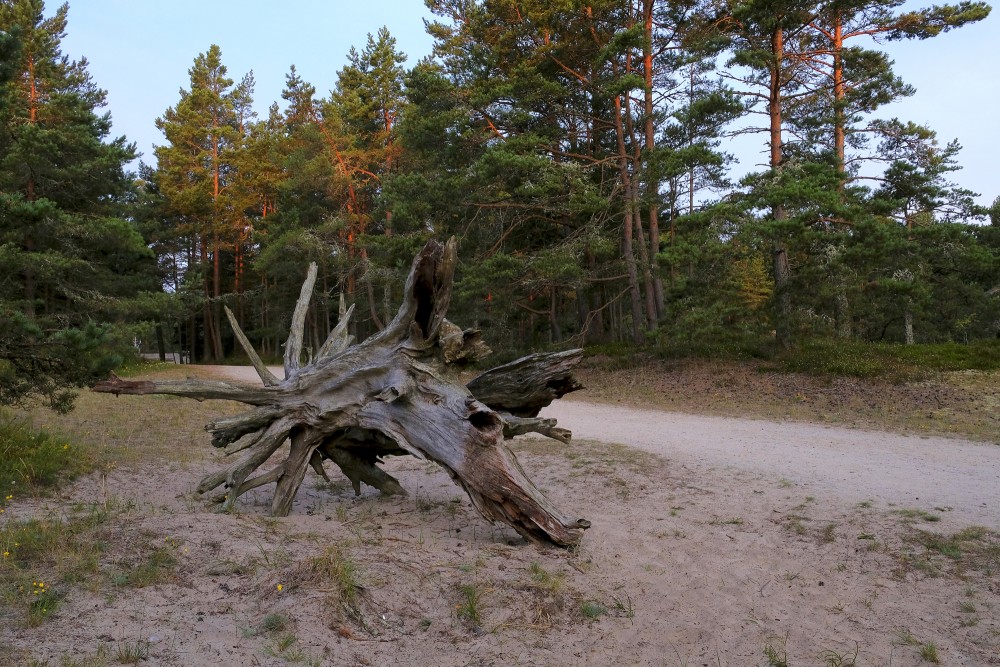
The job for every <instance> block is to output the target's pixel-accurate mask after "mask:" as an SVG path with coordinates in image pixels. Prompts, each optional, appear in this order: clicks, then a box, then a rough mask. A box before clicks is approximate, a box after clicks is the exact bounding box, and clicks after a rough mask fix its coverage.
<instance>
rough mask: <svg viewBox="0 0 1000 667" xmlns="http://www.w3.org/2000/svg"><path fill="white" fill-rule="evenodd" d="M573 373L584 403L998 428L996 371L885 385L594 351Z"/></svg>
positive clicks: (943, 428)
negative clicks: (625, 358)
mask: <svg viewBox="0 0 1000 667" xmlns="http://www.w3.org/2000/svg"><path fill="white" fill-rule="evenodd" d="M577 375H578V376H579V377H580V379H581V380H582V381H583V384H584V385H585V386H586V387H587V392H586V396H585V400H588V401H604V402H608V403H624V404H627V405H630V406H633V407H646V408H656V409H665V410H674V411H679V412H688V413H691V414H710V415H721V416H728V417H757V418H762V419H780V420H789V419H790V420H796V421H810V422H821V423H823V422H825V423H833V424H842V425H846V426H854V427H858V428H868V429H878V430H887V431H896V432H901V433H921V434H928V435H957V436H962V437H967V438H971V439H974V440H985V441H992V442H998V434H1000V389H998V387H1000V372H998V371H957V372H946V373H938V374H936V375H934V376H933V377H932V378H931V379H927V380H923V381H919V382H909V383H901V384H892V383H889V382H887V381H884V380H878V379H864V378H853V377H817V376H813V375H807V374H804V373H790V372H784V371H778V370H775V368H774V367H773V366H772V365H770V364H767V363H765V362H762V361H703V360H681V361H665V360H662V359H657V358H652V357H650V358H642V359H641V360H639V361H636V362H634V363H630V364H629V365H628V366H627V367H624V368H622V367H621V364H620V361H619V360H617V359H615V358H608V357H597V358H590V359H585V360H584V364H583V368H582V369H581V371H580V372H579V373H577ZM581 397H583V396H582V395H581ZM998 444H1000V442H998Z"/></svg>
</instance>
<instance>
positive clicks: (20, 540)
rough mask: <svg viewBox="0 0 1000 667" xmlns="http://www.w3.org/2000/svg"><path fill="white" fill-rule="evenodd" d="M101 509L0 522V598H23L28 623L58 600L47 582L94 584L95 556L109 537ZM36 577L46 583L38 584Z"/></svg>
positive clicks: (14, 600)
mask: <svg viewBox="0 0 1000 667" xmlns="http://www.w3.org/2000/svg"><path fill="white" fill-rule="evenodd" d="M108 518H109V515H108V513H107V512H104V511H100V510H97V509H92V510H91V511H89V512H85V513H81V514H79V515H76V516H70V517H69V518H65V519H64V518H62V517H48V518H43V519H29V520H27V521H9V522H7V523H6V524H4V525H3V526H2V527H0V603H3V604H6V605H9V606H17V605H20V604H22V603H26V604H27V606H28V610H27V617H28V622H29V624H31V625H37V624H38V623H41V622H42V620H44V618H46V617H47V616H49V615H50V614H51V613H52V612H53V611H54V610H55V608H56V606H57V605H58V597H57V596H56V594H55V593H54V592H52V589H51V588H50V585H53V584H78V583H86V584H87V585H90V586H96V585H100V583H101V581H102V580H103V578H102V577H100V576H97V575H99V574H100V559H101V556H102V555H103V554H104V553H105V550H106V549H107V545H108V540H109V538H110V532H111V531H110V527H109V525H108ZM40 582H47V583H45V585H44V586H41V587H40V586H39V585H38V584H39V583H40Z"/></svg>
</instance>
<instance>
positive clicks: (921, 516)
mask: <svg viewBox="0 0 1000 667" xmlns="http://www.w3.org/2000/svg"><path fill="white" fill-rule="evenodd" d="M894 513H895V514H898V515H899V516H901V517H902V518H903V519H906V520H909V521H926V522H928V523H936V522H938V521H940V520H941V515H940V514H933V513H931V512H927V511H925V510H919V509H901V510H895V511H894Z"/></svg>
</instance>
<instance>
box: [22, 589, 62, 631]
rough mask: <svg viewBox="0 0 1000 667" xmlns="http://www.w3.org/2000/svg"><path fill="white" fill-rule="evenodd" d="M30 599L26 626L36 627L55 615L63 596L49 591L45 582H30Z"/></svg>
mask: <svg viewBox="0 0 1000 667" xmlns="http://www.w3.org/2000/svg"><path fill="white" fill-rule="evenodd" d="M31 592H32V594H33V596H32V599H31V603H30V604H29V605H28V625H29V626H30V627H36V626H39V625H41V624H42V623H43V622H44V621H45V619H46V618H48V617H49V616H51V615H52V614H54V613H55V611H56V609H57V608H58V607H59V603H60V602H61V601H62V599H63V597H64V595H63V594H62V593H59V592H57V591H54V590H52V589H50V588H49V587H48V586H46V585H45V582H32V591H31Z"/></svg>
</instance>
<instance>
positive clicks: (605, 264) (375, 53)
mask: <svg viewBox="0 0 1000 667" xmlns="http://www.w3.org/2000/svg"><path fill="white" fill-rule="evenodd" d="M427 4H428V6H429V7H430V9H431V10H432V11H433V13H434V15H435V16H436V17H437V20H436V21H435V22H433V23H431V24H429V25H428V30H429V31H430V32H431V34H432V35H433V37H434V38H435V46H434V52H433V54H432V56H430V57H428V58H426V59H424V60H422V61H420V62H418V63H415V64H413V65H412V66H411V67H408V66H407V59H406V56H405V55H404V54H402V53H400V52H399V51H398V50H397V48H396V44H395V40H394V39H393V37H392V36H391V35H390V34H389V33H388V31H386V30H384V29H383V30H380V31H378V32H377V33H375V34H373V35H369V36H368V39H367V41H366V42H365V43H363V44H360V45H359V46H358V47H357V48H356V49H352V50H351V51H350V52H349V54H348V57H347V64H346V65H345V66H344V67H343V69H341V70H340V72H339V73H338V76H337V80H336V81H319V82H307V81H304V80H303V79H302V78H301V77H300V76H299V75H298V73H297V72H296V70H295V68H294V66H293V67H291V68H290V70H289V72H288V74H287V77H286V81H285V89H284V92H283V93H282V95H281V97H282V99H281V100H280V101H274V103H272V104H271V106H270V109H269V111H268V113H267V114H257V113H255V111H254V109H255V108H261V105H260V104H259V102H260V101H259V100H255V99H254V79H253V75H252V73H248V74H245V75H242V76H241V75H239V74H231V73H230V72H229V71H228V70H227V68H226V65H225V55H224V54H223V53H222V52H221V51H220V49H219V48H218V47H216V46H214V45H206V46H207V48H206V50H205V51H204V52H203V53H200V54H196V55H195V54H192V55H193V62H192V63H191V64H190V69H189V70H188V71H189V74H190V83H189V86H188V87H187V88H185V89H184V90H182V91H181V93H180V95H179V97H178V99H177V102H176V103H175V104H174V105H173V106H172V107H170V108H168V109H164V110H163V113H162V114H161V115H160V117H159V118H156V119H150V123H154V122H155V124H156V126H157V127H158V128H159V129H160V130H161V131H162V133H163V139H162V142H161V144H160V145H159V146H158V147H157V148H156V150H155V154H154V155H151V156H146V159H148V160H150V162H149V163H148V164H147V163H140V166H138V167H133V166H131V165H134V162H133V161H134V160H135V158H136V150H135V146H134V145H132V144H130V143H129V142H128V140H127V139H125V138H115V137H114V135H113V132H112V126H111V116H110V113H109V112H108V110H107V109H106V108H105V103H104V102H105V100H104V92H103V91H102V90H101V89H100V87H99V85H98V82H94V81H92V80H91V78H90V76H89V74H88V71H87V62H86V60H84V59H81V60H78V61H76V60H71V59H69V58H68V57H67V56H66V55H64V54H63V53H62V50H61V48H60V39H61V37H62V36H63V35H64V34H65V33H66V31H67V30H71V29H72V26H71V24H68V23H67V20H68V18H69V17H70V16H71V12H70V11H69V8H68V7H67V6H66V5H63V6H62V7H59V8H57V9H55V10H54V11H49V10H47V9H46V8H45V7H44V4H43V2H42V0H5V1H4V2H2V3H0V387H2V390H0V392H2V393H0V403H10V402H15V401H17V400H18V399H19V398H21V397H23V396H25V395H28V394H31V393H39V392H40V393H42V394H46V395H48V396H49V397H50V398H51V399H52V400H53V401H54V403H55V404H56V405H59V404H60V401H61V400H62V399H61V398H60V397H61V393H60V392H59V391H58V387H59V381H58V378H59V377H62V378H65V377H71V378H83V377H92V376H93V375H94V374H97V373H102V372H104V371H105V370H106V369H107V368H110V367H111V366H113V365H114V363H115V362H116V361H117V359H116V358H115V355H113V354H111V353H110V352H109V350H114V349H115V345H114V344H115V343H116V342H117V343H121V342H122V341H126V342H131V340H132V339H133V336H140V337H142V338H143V339H144V340H145V341H147V342H148V343H149V344H154V343H155V342H157V341H159V346H160V347H161V349H166V350H169V351H173V350H187V351H189V352H190V353H191V355H192V356H193V358H194V359H195V360H198V361H201V360H205V361H218V360H222V359H225V358H228V357H232V356H238V354H239V352H238V350H239V347H238V345H237V344H236V343H235V341H234V339H233V335H232V332H231V330H230V327H229V325H228V323H227V322H226V319H225V315H224V306H228V307H229V308H231V310H232V311H233V312H234V313H235V316H236V318H237V320H238V321H239V323H240V325H241V326H242V328H243V330H244V331H246V332H247V334H248V336H249V338H250V339H251V341H252V342H253V344H254V345H255V346H257V348H258V349H262V350H264V352H265V354H266V355H269V356H271V357H274V358H277V357H280V356H281V344H282V343H283V337H284V335H285V332H287V331H288V325H289V320H290V318H291V311H292V308H293V306H294V304H295V301H296V296H297V294H298V290H299V286H300V285H301V283H302V279H303V277H304V275H305V271H306V266H307V265H308V263H309V262H311V261H313V262H317V264H318V265H319V278H318V280H317V281H316V288H315V293H314V295H313V299H312V302H311V303H312V306H311V309H310V312H309V314H308V317H307V323H306V327H307V329H306V331H307V335H306V344H307V346H311V347H312V349H318V348H319V346H320V344H321V343H322V341H323V340H324V339H325V337H326V335H327V332H328V331H329V330H330V329H331V328H332V327H333V326H334V325H336V323H337V318H338V307H337V305H338V301H339V298H340V296H341V295H343V296H344V298H345V299H346V301H347V302H348V303H353V304H355V305H356V313H355V316H354V319H353V322H352V326H353V327H355V329H356V330H355V331H354V332H353V333H354V334H355V335H357V336H358V337H359V338H362V337H364V336H366V335H368V334H371V333H373V332H376V331H378V330H380V329H381V328H382V327H383V326H384V325H385V324H386V323H387V321H388V320H389V319H390V318H391V316H392V313H394V312H395V310H396V307H397V305H398V301H399V298H400V290H401V288H402V279H403V277H405V275H406V272H407V271H408V269H409V265H410V262H411V259H412V257H413V255H414V253H415V251H416V250H417V249H418V248H420V247H421V246H422V245H423V244H424V242H425V241H426V240H427V238H429V237H439V238H447V237H450V236H455V237H457V239H458V243H459V257H460V265H459V268H458V274H457V282H456V287H455V299H454V303H453V305H452V309H451V317H452V319H454V320H455V321H456V322H458V323H460V324H462V325H464V326H473V325H475V326H478V327H479V328H481V329H482V330H483V331H484V337H485V338H486V340H488V341H489V342H490V343H491V345H493V346H494V347H495V348H499V349H501V350H511V351H514V350H523V349H527V348H540V347H552V348H557V347H559V346H568V345H581V344H597V343H625V344H629V345H645V346H656V347H658V348H660V349H676V350H698V349H704V348H705V347H706V346H707V347H711V346H714V345H737V346H738V345H740V344H755V345H759V344H761V342H762V341H764V342H766V341H771V342H773V343H774V345H775V346H776V347H777V348H779V349H780V348H787V347H791V346H794V345H797V344H799V343H800V342H801V341H804V340H809V339H815V338H827V337H829V338H842V339H855V340H862V341H896V342H906V343H912V342H941V341H956V342H968V341H971V340H974V339H983V338H997V337H998V336H1000V197H998V198H997V200H996V202H995V203H994V205H993V206H992V207H991V208H988V209H986V208H983V207H980V206H977V205H976V203H975V196H976V194H975V193H971V192H969V191H967V190H963V189H962V188H959V187H957V186H956V185H955V184H953V183H952V181H951V176H952V174H953V173H954V172H955V171H956V170H958V169H960V168H961V167H960V164H959V162H958V157H959V151H960V148H961V147H960V146H959V145H957V143H955V142H948V141H947V140H946V139H944V138H939V137H937V136H936V135H935V133H934V130H933V128H927V127H922V126H920V125H916V124H914V123H912V122H909V121H908V120H907V119H892V120H886V119H885V115H884V113H883V107H885V106H886V105H889V104H891V103H892V102H893V101H895V100H898V99H900V98H902V97H905V96H908V95H912V94H913V92H914V91H913V89H912V87H911V86H909V85H908V84H907V83H906V82H905V81H902V80H900V79H899V77H897V76H896V75H895V74H894V73H893V70H892V65H893V63H892V61H891V60H890V58H889V57H888V56H887V55H886V54H885V53H884V52H882V51H880V50H879V48H880V44H882V43H884V42H887V41H891V40H907V39H912V40H928V43H927V45H926V48H928V49H933V48H936V47H935V45H934V44H933V39H932V38H934V37H936V36H937V35H939V34H941V33H944V32H947V31H949V30H952V29H956V28H960V27H962V26H963V25H965V24H969V23H974V22H977V21H979V20H982V19H984V18H985V17H986V16H987V15H988V14H989V11H990V8H989V6H987V5H986V4H984V3H982V2H961V3H960V4H958V5H954V6H934V7H930V8H927V9H924V10H919V11H903V10H902V9H901V5H902V2H901V1H900V0H829V1H825V2H820V1H817V0H767V1H762V0H673V1H663V0H597V1H591V2H582V1H576V0H564V1H560V2H540V1H537V0H527V1H515V0H485V1H475V0H428V1H427ZM185 65H186V63H178V67H179V68H180V67H184V66H185ZM318 87H319V88H322V89H328V90H329V93H327V94H326V95H323V94H321V93H319V92H317V90H318ZM111 111H113V110H111ZM983 129H984V131H987V128H983ZM749 133H757V134H759V139H760V145H761V147H762V148H764V149H766V151H767V152H766V153H765V154H766V156H767V163H768V164H767V165H766V167H761V168H760V169H758V170H757V171H756V172H754V173H751V174H749V175H747V176H745V177H742V178H739V179H736V178H734V177H733V176H732V174H733V173H743V171H745V168H744V169H743V170H742V171H737V166H736V164H735V160H734V157H733V156H732V155H731V154H729V153H727V151H726V146H727V140H728V139H729V138H731V137H733V136H736V135H744V134H749ZM130 169H135V170H136V171H135V173H132V172H131V171H130ZM989 194H992V193H989ZM109 343H111V345H109Z"/></svg>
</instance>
